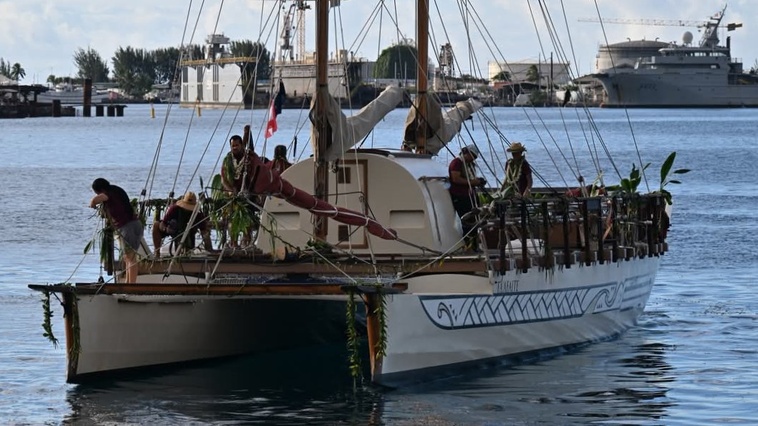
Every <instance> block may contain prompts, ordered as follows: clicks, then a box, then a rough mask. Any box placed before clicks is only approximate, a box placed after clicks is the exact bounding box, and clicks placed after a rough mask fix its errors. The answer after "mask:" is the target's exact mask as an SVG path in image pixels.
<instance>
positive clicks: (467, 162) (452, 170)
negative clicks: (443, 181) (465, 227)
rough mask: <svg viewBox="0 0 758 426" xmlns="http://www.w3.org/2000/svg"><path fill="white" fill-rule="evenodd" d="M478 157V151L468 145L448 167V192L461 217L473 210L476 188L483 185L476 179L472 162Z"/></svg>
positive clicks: (482, 181)
mask: <svg viewBox="0 0 758 426" xmlns="http://www.w3.org/2000/svg"><path fill="white" fill-rule="evenodd" d="M478 156H479V149H478V148H477V147H476V145H468V146H465V147H464V148H463V149H461V154H460V155H459V156H458V157H456V158H455V159H453V161H451V162H450V165H449V166H448V175H449V176H448V177H449V180H450V188H449V189H448V191H450V198H452V199H453V207H455V211H456V212H457V213H458V216H461V217H463V215H465V214H466V213H468V212H470V211H471V209H473V199H474V197H476V188H477V187H479V186H483V185H484V184H485V181H484V179H482V178H478V177H476V166H475V165H474V161H475V160H476V158H477V157H478Z"/></svg>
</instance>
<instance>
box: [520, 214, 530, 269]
mask: <svg viewBox="0 0 758 426" xmlns="http://www.w3.org/2000/svg"><path fill="white" fill-rule="evenodd" d="M527 219H528V215H527V212H526V200H521V261H522V262H523V264H522V265H521V271H522V272H526V271H528V270H529V266H530V265H529V246H528V245H527V240H528V234H529V226H528V224H527Z"/></svg>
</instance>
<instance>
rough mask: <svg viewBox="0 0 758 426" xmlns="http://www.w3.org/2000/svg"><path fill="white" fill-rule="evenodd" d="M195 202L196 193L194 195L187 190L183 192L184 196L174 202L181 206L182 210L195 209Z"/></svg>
mask: <svg viewBox="0 0 758 426" xmlns="http://www.w3.org/2000/svg"><path fill="white" fill-rule="evenodd" d="M196 204H197V195H195V193H194V192H192V191H187V193H186V194H184V197H182V199H181V200H179V201H177V202H176V205H177V206H179V207H181V208H183V209H184V210H195V205H196Z"/></svg>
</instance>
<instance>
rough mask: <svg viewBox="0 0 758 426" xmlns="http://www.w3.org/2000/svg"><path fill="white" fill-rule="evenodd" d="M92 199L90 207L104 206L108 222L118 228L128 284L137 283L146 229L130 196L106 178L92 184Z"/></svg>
mask: <svg viewBox="0 0 758 426" xmlns="http://www.w3.org/2000/svg"><path fill="white" fill-rule="evenodd" d="M92 190H93V191H95V194H96V195H95V196H94V197H92V200H91V201H90V204H89V206H90V207H92V208H93V209H94V208H97V207H98V206H100V205H102V206H103V212H104V213H105V216H106V218H107V219H108V222H110V224H111V225H112V226H113V227H114V228H116V231H117V232H118V237H119V245H120V246H121V251H122V253H123V257H124V260H125V262H126V282H127V283H131V284H134V283H136V282H137V274H138V273H139V266H138V263H137V251H138V250H139V247H140V245H141V244H142V235H143V233H144V228H143V227H142V222H140V220H139V218H138V217H137V214H136V213H135V212H134V208H133V207H132V203H131V201H129V196H128V195H127V194H126V191H124V190H123V189H122V188H121V187H120V186H118V185H111V183H110V182H108V181H107V180H106V179H104V178H97V179H95V180H94V181H93V182H92Z"/></svg>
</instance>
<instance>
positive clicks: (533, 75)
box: [526, 65, 540, 84]
mask: <svg viewBox="0 0 758 426" xmlns="http://www.w3.org/2000/svg"><path fill="white" fill-rule="evenodd" d="M526 81H530V82H532V83H537V84H539V81H540V70H539V69H538V68H537V65H532V66H530V67H529V68H528V69H527V70H526Z"/></svg>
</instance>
